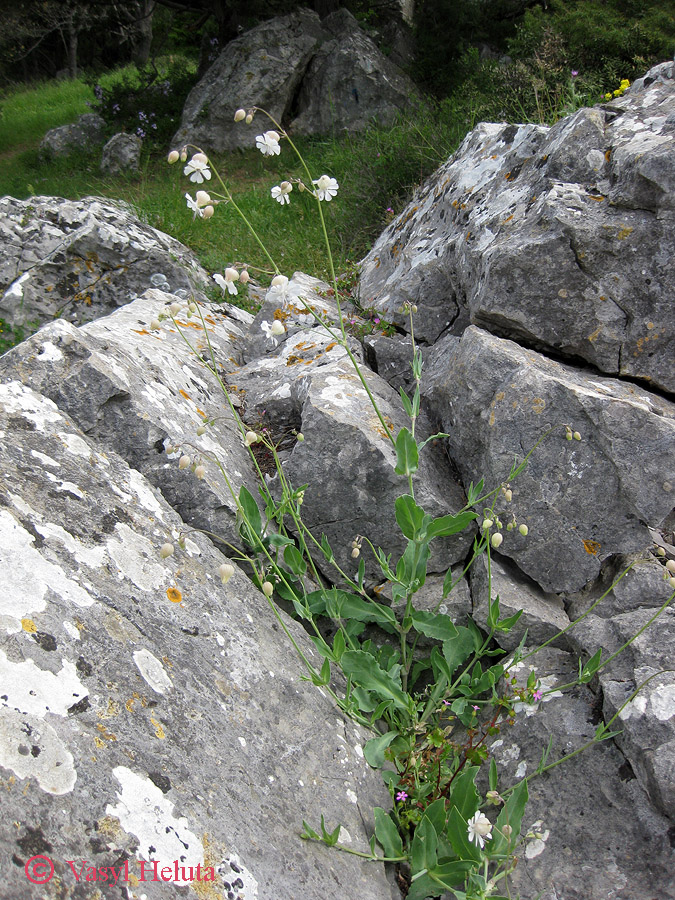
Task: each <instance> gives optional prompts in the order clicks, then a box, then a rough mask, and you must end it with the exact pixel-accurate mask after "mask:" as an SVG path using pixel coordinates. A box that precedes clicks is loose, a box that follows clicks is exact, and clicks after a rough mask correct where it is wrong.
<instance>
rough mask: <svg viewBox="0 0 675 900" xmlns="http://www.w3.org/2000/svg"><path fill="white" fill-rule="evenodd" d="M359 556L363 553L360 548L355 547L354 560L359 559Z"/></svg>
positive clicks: (353, 551)
mask: <svg viewBox="0 0 675 900" xmlns="http://www.w3.org/2000/svg"><path fill="white" fill-rule="evenodd" d="M359 556H361V551H360V550H359V548H358V547H354V549H353V550H352V559H358V558H359Z"/></svg>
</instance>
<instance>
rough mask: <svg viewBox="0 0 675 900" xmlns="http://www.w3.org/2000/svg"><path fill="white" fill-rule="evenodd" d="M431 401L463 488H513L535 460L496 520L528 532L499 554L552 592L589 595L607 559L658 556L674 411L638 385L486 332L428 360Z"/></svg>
mask: <svg viewBox="0 0 675 900" xmlns="http://www.w3.org/2000/svg"><path fill="white" fill-rule="evenodd" d="M423 394H424V396H425V397H426V399H427V400H428V402H429V404H430V407H431V409H432V410H433V413H434V415H435V416H437V417H438V419H439V421H440V424H441V426H442V429H443V431H445V432H448V433H449V434H450V437H449V438H448V444H449V450H450V455H451V457H452V458H453V459H454V460H455V462H456V464H457V466H458V468H459V471H460V474H461V475H462V479H463V482H464V483H468V482H469V481H474V482H477V481H478V480H479V479H480V478H481V477H484V478H485V480H486V483H487V484H488V485H491V486H493V485H498V484H499V483H500V482H506V481H508V477H509V472H510V470H511V466H512V464H513V462H514V457H515V458H517V459H518V460H522V459H523V458H524V456H525V454H526V453H527V452H528V451H529V450H530V449H531V448H532V447H534V445H535V444H536V443H537V442H538V441H539V440H540V438H541V437H542V435H543V434H544V432H546V431H547V429H549V428H551V427H553V426H562V425H564V424H567V425H568V426H569V427H570V428H571V429H572V430H573V431H576V432H578V433H579V434H580V435H581V438H582V439H581V441H576V440H572V441H567V440H566V439H565V431H564V429H563V428H562V427H558V428H557V430H556V431H555V432H554V433H553V434H551V435H550V436H549V437H548V438H546V439H545V440H544V441H543V442H542V443H541V445H540V446H539V447H538V448H537V450H536V451H535V453H533V454H532V456H531V457H530V460H529V462H528V465H527V467H526V469H525V470H524V472H522V473H521V474H520V475H518V477H517V480H515V481H514V482H513V485H512V489H513V498H512V501H511V502H510V503H506V502H505V501H503V500H500V501H499V503H498V505H497V511H498V512H500V513H501V518H502V521H503V523H504V525H506V524H507V523H508V522H509V521H510V520H511V517H512V516H515V519H516V521H517V524H519V525H520V524H524V525H527V526H528V529H529V534H528V535H527V537H523V536H521V535H520V534H519V533H518V531H517V530H516V529H514V530H513V531H512V532H510V533H506V536H505V538H504V542H503V544H502V545H501V546H500V548H499V553H500V554H504V555H505V556H508V557H510V558H511V559H513V560H514V561H515V562H516V563H517V565H518V566H519V567H520V569H522V571H523V572H525V573H527V575H529V576H530V577H531V578H533V579H534V580H535V581H536V582H537V583H538V584H539V585H540V586H541V587H542V588H543V589H544V590H545V591H555V592H560V591H568V592H574V591H578V590H580V589H581V588H582V587H584V585H586V584H587V583H588V582H592V581H594V580H595V579H596V578H597V577H598V575H599V574H600V570H601V567H602V563H603V560H606V559H608V558H609V557H611V556H614V555H616V554H619V553H629V552H633V551H638V550H641V549H642V548H644V547H648V546H650V545H651V535H650V532H649V529H648V526H649V525H654V526H658V525H659V524H661V523H662V522H663V521H664V519H666V517H667V516H668V515H669V514H670V512H671V511H672V508H673V505H674V486H675V454H674V453H673V447H674V446H675V405H674V404H672V403H670V402H669V401H667V400H665V399H663V398H661V397H659V396H658V395H656V394H651V393H649V392H648V391H645V390H643V389H641V388H638V387H636V386H633V385H631V384H629V383H625V382H621V381H618V380H612V379H608V378H599V377H593V376H592V375H589V373H587V372H586V371H584V370H580V369H576V368H574V367H572V366H568V365H563V364H561V363H556V362H553V361H552V360H549V359H547V358H546V357H544V356H542V355H541V354H538V353H535V352H533V351H531V350H526V349H523V348H522V347H519V346H518V345H517V344H516V343H514V342H513V341H506V340H504V339H502V338H498V337H494V336H493V335H491V334H489V333H488V332H486V331H482V330H481V329H479V328H476V327H475V326H471V327H469V328H468V329H467V330H466V331H465V332H464V335H463V336H462V338H461V339H458V338H455V337H447V338H445V339H444V340H442V341H439V342H438V343H437V344H436V346H435V347H434V348H433V351H432V352H430V354H429V362H428V366H427V369H426V372H425V373H423Z"/></svg>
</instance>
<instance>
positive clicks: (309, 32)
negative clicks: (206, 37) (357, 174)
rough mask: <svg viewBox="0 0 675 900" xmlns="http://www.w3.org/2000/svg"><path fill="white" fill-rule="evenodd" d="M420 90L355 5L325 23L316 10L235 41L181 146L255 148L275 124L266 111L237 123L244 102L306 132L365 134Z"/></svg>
mask: <svg viewBox="0 0 675 900" xmlns="http://www.w3.org/2000/svg"><path fill="white" fill-rule="evenodd" d="M415 94H416V91H415V87H414V85H413V83H412V81H410V79H409V78H408V77H407V76H406V75H405V74H404V73H403V72H402V71H401V70H400V69H399V68H398V67H397V66H395V65H394V64H393V63H392V62H390V61H389V60H388V59H387V58H386V57H385V56H384V55H383V54H382V53H381V52H380V50H378V48H377V46H376V45H375V44H374V43H373V41H372V40H371V39H370V38H369V37H368V36H367V35H366V34H365V33H364V32H363V31H362V30H361V28H359V26H358V24H357V22H356V20H355V19H354V17H353V16H352V15H351V13H349V12H348V11H347V10H338V11H337V12H335V13H332V14H331V15H329V16H327V17H326V18H325V19H324V20H320V19H319V16H318V15H317V14H316V13H315V12H313V11H311V10H309V9H299V10H297V11H296V12H294V13H291V14H290V15H288V16H281V17H278V18H275V19H270V20H269V21H267V22H263V23H261V24H260V25H258V26H256V27H255V28H252V29H251V30H250V31H247V32H246V33H245V34H243V35H241V37H239V38H237V39H236V40H234V41H232V42H231V43H229V44H228V45H227V46H226V47H225V48H224V49H223V51H222V53H221V54H220V55H219V57H218V59H217V60H216V61H215V62H214V64H213V65H212V66H211V68H210V69H209V70H208V71H207V73H206V74H205V75H204V77H203V78H202V80H201V81H200V82H199V83H198V84H197V85H195V87H194V88H193V89H192V91H191V92H190V94H189V96H188V98H187V100H186V102H185V106H184V108H183V116H182V120H181V124H180V128H179V129H178V131H177V132H176V134H175V135H174V137H173V145H174V146H175V147H179V146H181V145H183V144H196V145H197V146H201V147H203V148H204V149H205V150H206V151H207V152H210V151H222V150H232V149H234V148H237V147H249V148H250V147H252V146H254V144H255V135H256V134H259V133H260V132H261V131H266V130H268V129H270V128H273V127H274V126H273V124H272V123H270V121H269V120H268V119H267V118H266V117H265V116H264V115H263V114H262V113H258V114H257V116H256V118H255V120H254V123H253V124H252V125H250V126H247V125H245V124H244V123H238V124H236V123H235V122H234V119H233V116H234V112H235V110H236V109H237V108H238V107H243V108H244V109H249V108H252V107H254V106H257V107H260V108H262V109H265V110H266V111H267V112H268V113H270V115H271V116H273V118H274V119H275V120H276V122H278V123H281V125H282V126H283V127H290V128H291V129H292V130H293V131H295V132H297V133H298V134H328V133H332V132H334V131H343V130H346V131H349V132H354V131H361V130H362V129H363V128H365V127H366V125H368V123H369V122H371V121H373V120H374V119H377V120H378V121H379V122H380V123H381V124H390V123H391V122H392V121H393V119H394V117H395V116H396V114H397V113H398V112H399V111H400V110H401V109H403V108H405V107H406V106H407V105H408V103H409V102H410V98H411V97H413V96H414V95H415Z"/></svg>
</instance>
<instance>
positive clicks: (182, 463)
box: [178, 454, 192, 469]
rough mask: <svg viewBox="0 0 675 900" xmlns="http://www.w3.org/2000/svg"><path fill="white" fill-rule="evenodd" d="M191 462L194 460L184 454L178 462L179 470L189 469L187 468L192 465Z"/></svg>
mask: <svg viewBox="0 0 675 900" xmlns="http://www.w3.org/2000/svg"><path fill="white" fill-rule="evenodd" d="M191 462H192V460H191V459H190V457H189V456H187V455H185V454H184V455H183V456H181V458H180V459H179V460H178V468H179V469H187V467H188V466H189V465H190V463H191Z"/></svg>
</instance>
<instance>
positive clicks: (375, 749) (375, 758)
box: [363, 731, 398, 769]
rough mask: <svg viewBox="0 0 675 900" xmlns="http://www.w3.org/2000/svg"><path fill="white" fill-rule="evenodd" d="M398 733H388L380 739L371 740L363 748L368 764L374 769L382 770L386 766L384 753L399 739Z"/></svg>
mask: <svg viewBox="0 0 675 900" xmlns="http://www.w3.org/2000/svg"><path fill="white" fill-rule="evenodd" d="M397 735H398V732H396V731H388V732H387V733H386V734H381V735H380V736H379V737H375V738H371V739H370V740H369V741H368V742H367V743H366V744H365V745H364V747H363V755H364V756H365V758H366V762H367V763H368V765H369V766H371V767H372V768H373V769H381V768H382V766H383V765H384V751H385V750H386V749H387V747H388V746H389V744H391V742H392V741H393V740H394V738H395V737H397Z"/></svg>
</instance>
